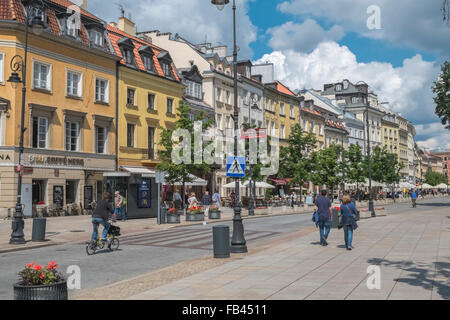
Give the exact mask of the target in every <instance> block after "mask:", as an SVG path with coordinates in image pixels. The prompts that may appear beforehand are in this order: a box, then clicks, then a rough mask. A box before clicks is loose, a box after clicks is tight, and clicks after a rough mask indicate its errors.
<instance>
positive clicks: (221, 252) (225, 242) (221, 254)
mask: <svg viewBox="0 0 450 320" xmlns="http://www.w3.org/2000/svg"><path fill="white" fill-rule="evenodd" d="M213 246H214V258H229V257H230V227H228V226H215V227H213Z"/></svg>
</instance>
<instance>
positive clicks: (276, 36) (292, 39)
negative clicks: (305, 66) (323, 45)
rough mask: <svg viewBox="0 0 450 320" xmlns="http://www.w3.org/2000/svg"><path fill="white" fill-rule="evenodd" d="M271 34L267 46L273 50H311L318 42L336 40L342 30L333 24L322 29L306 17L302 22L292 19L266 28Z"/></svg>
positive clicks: (340, 36)
mask: <svg viewBox="0 0 450 320" xmlns="http://www.w3.org/2000/svg"><path fill="white" fill-rule="evenodd" d="M267 34H270V35H271V38H270V40H269V46H270V47H272V49H274V50H284V49H293V50H297V51H302V52H309V51H311V50H313V49H314V48H315V47H316V46H317V45H318V44H319V43H320V42H324V41H337V40H340V39H341V38H342V37H343V36H344V30H343V29H342V28H341V27H339V26H333V27H332V28H331V29H329V30H325V29H323V28H322V27H321V26H320V25H319V24H318V23H317V22H316V21H315V20H312V19H307V20H306V21H305V22H303V23H294V22H292V21H289V22H286V23H285V24H283V25H281V26H277V27H273V28H269V29H268V30H267Z"/></svg>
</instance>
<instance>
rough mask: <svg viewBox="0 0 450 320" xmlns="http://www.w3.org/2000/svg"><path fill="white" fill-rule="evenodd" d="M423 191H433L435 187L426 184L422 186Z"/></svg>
mask: <svg viewBox="0 0 450 320" xmlns="http://www.w3.org/2000/svg"><path fill="white" fill-rule="evenodd" d="M422 189H433V186H431V185H429V184H428V183H424V184H423V185H422Z"/></svg>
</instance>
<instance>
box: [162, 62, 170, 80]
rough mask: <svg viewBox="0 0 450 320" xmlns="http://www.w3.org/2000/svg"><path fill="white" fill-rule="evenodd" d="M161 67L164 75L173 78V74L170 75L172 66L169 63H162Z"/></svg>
mask: <svg viewBox="0 0 450 320" xmlns="http://www.w3.org/2000/svg"><path fill="white" fill-rule="evenodd" d="M161 67H162V69H163V72H164V74H165V75H166V76H167V77H170V76H171V74H170V65H169V64H168V63H165V62H163V63H161Z"/></svg>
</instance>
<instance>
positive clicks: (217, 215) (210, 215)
mask: <svg viewBox="0 0 450 320" xmlns="http://www.w3.org/2000/svg"><path fill="white" fill-rule="evenodd" d="M208 218H209V219H216V220H218V219H220V210H218V211H212V212H211V211H209V213H208Z"/></svg>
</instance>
